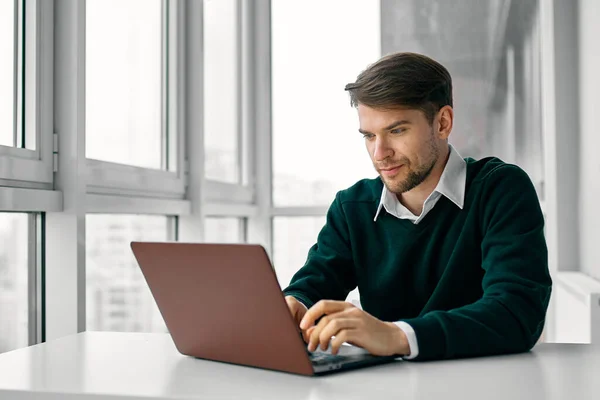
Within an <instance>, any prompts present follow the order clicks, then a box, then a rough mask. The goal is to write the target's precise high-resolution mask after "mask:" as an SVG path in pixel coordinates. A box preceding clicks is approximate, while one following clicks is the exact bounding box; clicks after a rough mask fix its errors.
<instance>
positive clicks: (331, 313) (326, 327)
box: [288, 300, 410, 356]
mask: <svg viewBox="0 0 600 400" xmlns="http://www.w3.org/2000/svg"><path fill="white" fill-rule="evenodd" d="M288 304H289V303H288ZM321 316H323V318H321V320H320V321H319V323H318V324H317V325H314V323H315V321H316V320H317V319H318V318H319V317H321ZM300 328H301V329H302V331H303V332H304V331H306V332H307V335H308V337H309V343H308V350H310V351H315V350H316V349H317V346H319V345H320V346H321V349H323V350H326V349H327V347H328V346H329V342H331V352H332V354H337V352H338V350H339V348H340V346H341V345H342V343H344V342H348V343H350V344H353V345H355V346H358V347H362V348H364V349H365V350H367V351H368V352H369V353H371V354H373V355H376V356H390V355H406V354H408V353H409V352H410V347H409V345H408V340H407V338H406V335H405V334H404V332H403V331H402V329H400V328H398V326H396V325H395V324H393V323H391V322H384V321H381V320H379V319H377V318H375V317H373V316H372V315H370V314H369V313H367V312H365V311H363V310H360V309H358V308H356V307H355V306H354V305H352V304H351V303H347V302H343V301H331V300H321V301H319V302H318V303H317V304H315V305H314V306H313V307H311V309H310V310H308V311H307V312H306V313H305V315H304V318H302V321H301V322H300ZM332 336H335V338H334V339H333V340H332Z"/></svg>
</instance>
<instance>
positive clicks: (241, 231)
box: [204, 217, 246, 243]
mask: <svg viewBox="0 0 600 400" xmlns="http://www.w3.org/2000/svg"><path fill="white" fill-rule="evenodd" d="M245 225H246V224H245V220H244V219H242V218H229V217H227V218H225V217H224V218H219V217H209V218H205V219H204V241H205V242H207V243H242V242H244V241H245Z"/></svg>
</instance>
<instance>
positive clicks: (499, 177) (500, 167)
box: [465, 157, 531, 186]
mask: <svg viewBox="0 0 600 400" xmlns="http://www.w3.org/2000/svg"><path fill="white" fill-rule="evenodd" d="M465 161H466V162H467V181H468V182H469V183H471V184H483V185H485V186H490V185H491V186H496V185H498V184H502V185H505V184H511V183H512V184H525V183H531V179H530V178H529V175H527V172H525V170H523V169H522V168H521V167H519V166H518V165H515V164H511V163H507V162H504V161H502V160H501V159H500V158H498V157H486V158H482V159H479V160H475V159H472V158H467V159H465Z"/></svg>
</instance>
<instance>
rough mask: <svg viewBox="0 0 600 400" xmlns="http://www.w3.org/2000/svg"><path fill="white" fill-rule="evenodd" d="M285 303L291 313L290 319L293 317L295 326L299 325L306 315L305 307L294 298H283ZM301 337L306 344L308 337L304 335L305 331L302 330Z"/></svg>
mask: <svg viewBox="0 0 600 400" xmlns="http://www.w3.org/2000/svg"><path fill="white" fill-rule="evenodd" d="M285 301H286V303H287V305H288V308H289V309H290V312H291V313H292V317H294V321H296V325H300V321H302V318H303V317H304V315H305V314H306V311H307V309H306V306H305V305H304V304H302V303H300V302H299V301H298V300H297V299H296V298H295V297H294V296H285ZM302 337H303V338H304V341H305V342H306V343H308V335H307V334H306V329H302Z"/></svg>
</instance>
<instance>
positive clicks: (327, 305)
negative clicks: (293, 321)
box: [300, 300, 354, 329]
mask: <svg viewBox="0 0 600 400" xmlns="http://www.w3.org/2000/svg"><path fill="white" fill-rule="evenodd" d="M349 307H354V306H353V305H352V304H350V303H346V302H345V301H334V300H321V301H319V302H318V303H317V304H315V305H314V306H312V307H311V308H310V310H308V311H307V312H306V314H304V318H302V321H301V322H300V328H302V329H307V328H308V327H310V326H312V325H314V323H315V321H316V320H317V319H318V318H319V317H321V316H323V315H326V314H333V313H336V312H339V311H342V310H345V309H347V308H349Z"/></svg>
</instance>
